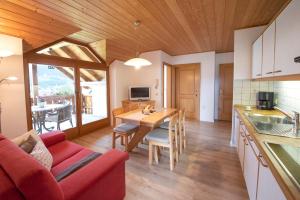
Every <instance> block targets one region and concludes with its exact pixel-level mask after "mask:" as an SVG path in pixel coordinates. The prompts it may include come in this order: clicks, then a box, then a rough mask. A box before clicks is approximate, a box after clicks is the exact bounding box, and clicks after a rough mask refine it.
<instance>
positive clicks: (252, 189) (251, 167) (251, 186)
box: [244, 137, 259, 200]
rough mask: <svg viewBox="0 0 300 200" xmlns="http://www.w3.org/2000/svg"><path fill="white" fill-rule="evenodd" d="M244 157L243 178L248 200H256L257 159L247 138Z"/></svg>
mask: <svg viewBox="0 0 300 200" xmlns="http://www.w3.org/2000/svg"><path fill="white" fill-rule="evenodd" d="M244 142H245V155H244V178H245V182H246V186H247V190H248V195H249V199H250V200H255V199H256V189H257V178H258V176H257V175H258V164H259V163H258V159H257V155H256V153H255V152H254V150H253V147H252V146H251V144H250V141H249V138H248V137H246V139H245V140H244Z"/></svg>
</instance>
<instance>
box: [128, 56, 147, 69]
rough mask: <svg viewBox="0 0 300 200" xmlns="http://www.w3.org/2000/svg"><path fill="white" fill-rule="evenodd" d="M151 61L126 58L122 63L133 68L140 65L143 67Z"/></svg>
mask: <svg viewBox="0 0 300 200" xmlns="http://www.w3.org/2000/svg"><path fill="white" fill-rule="evenodd" d="M151 64H152V63H151V62H150V61H148V60H146V59H144V58H132V59H129V60H127V61H126V62H125V63H124V65H127V66H133V67H135V68H140V67H144V66H149V65H151Z"/></svg>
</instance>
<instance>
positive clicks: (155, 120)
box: [116, 108, 177, 151]
mask: <svg viewBox="0 0 300 200" xmlns="http://www.w3.org/2000/svg"><path fill="white" fill-rule="evenodd" d="M176 112H177V109H175V108H162V109H160V110H157V111H154V112H153V113H149V114H143V110H142V109H136V110H132V111H129V112H126V113H122V114H120V115H117V116H116V119H119V120H121V121H122V123H131V124H136V125H139V128H138V130H137V131H136V132H135V134H134V135H133V137H132V139H131V140H130V142H129V143H128V148H127V149H128V151H132V150H133V149H134V148H135V147H137V146H138V144H139V143H140V142H142V141H143V138H144V137H145V136H146V135H147V134H148V133H149V132H150V131H151V130H153V129H154V128H156V127H158V126H159V125H160V124H161V123H162V122H163V121H164V120H165V119H166V118H168V117H170V116H171V115H173V114H175V113H176Z"/></svg>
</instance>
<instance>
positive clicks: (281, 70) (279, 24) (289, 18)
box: [274, 0, 300, 76]
mask: <svg viewBox="0 0 300 200" xmlns="http://www.w3.org/2000/svg"><path fill="white" fill-rule="evenodd" d="M299 10H300V1H299V0H293V1H291V3H290V4H289V5H288V6H287V7H286V8H285V9H284V10H283V11H282V13H281V14H280V15H279V16H278V18H277V19H276V42H275V68H274V75H275V76H282V75H291V74H300V63H295V62H294V58H295V57H298V56H300V23H299V19H300V12H299Z"/></svg>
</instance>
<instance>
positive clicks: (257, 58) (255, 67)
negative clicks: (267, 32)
mask: <svg viewBox="0 0 300 200" xmlns="http://www.w3.org/2000/svg"><path fill="white" fill-rule="evenodd" d="M262 42H263V40H262V36H260V37H259V38H258V39H257V40H256V41H255V42H254V43H253V45H252V78H253V79H255V78H261V76H262V74H261V73H262V71H261V67H262V49H263V46H262V45H263V43H262Z"/></svg>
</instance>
